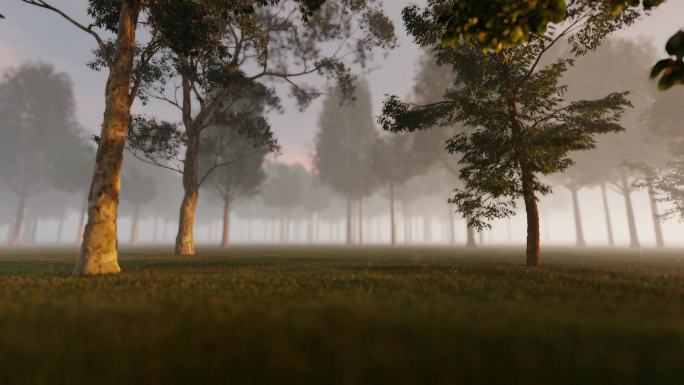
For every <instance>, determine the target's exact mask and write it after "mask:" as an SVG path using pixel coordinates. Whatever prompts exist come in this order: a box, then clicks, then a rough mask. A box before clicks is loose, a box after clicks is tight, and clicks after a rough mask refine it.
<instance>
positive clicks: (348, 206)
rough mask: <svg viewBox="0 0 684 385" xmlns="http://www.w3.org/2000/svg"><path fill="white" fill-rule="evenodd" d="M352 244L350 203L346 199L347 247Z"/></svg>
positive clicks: (349, 200)
mask: <svg viewBox="0 0 684 385" xmlns="http://www.w3.org/2000/svg"><path fill="white" fill-rule="evenodd" d="M351 244H352V202H351V199H349V198H347V245H351Z"/></svg>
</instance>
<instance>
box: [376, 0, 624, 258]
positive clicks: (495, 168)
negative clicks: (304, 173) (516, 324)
mask: <svg viewBox="0 0 684 385" xmlns="http://www.w3.org/2000/svg"><path fill="white" fill-rule="evenodd" d="M443 6H444V2H441V1H435V2H431V3H430V6H428V7H427V8H426V9H423V10H420V9H419V8H418V7H414V8H412V9H410V10H409V11H408V12H404V22H405V23H406V25H407V29H408V30H409V32H410V33H411V34H412V35H413V37H414V39H415V40H416V41H418V42H419V43H421V44H422V45H424V46H425V47H429V48H433V49H434V50H435V53H436V55H437V58H438V63H439V64H444V65H449V66H452V67H453V69H454V70H455V72H456V73H457V74H458V79H457V81H456V82H455V83H454V85H453V86H452V87H451V88H450V89H449V90H448V91H447V93H446V94H445V95H444V97H443V98H442V100H438V101H435V102H433V103H430V104H426V105H422V106H412V105H408V104H406V103H403V102H401V101H400V100H399V99H398V98H397V97H390V98H389V99H388V100H387V101H386V102H385V105H384V109H383V116H382V117H381V123H382V124H383V127H384V128H385V129H388V130H393V131H414V130H423V129H428V128H431V127H434V126H450V125H454V123H455V122H460V123H462V124H464V125H465V126H467V127H468V130H467V131H463V132H461V133H459V134H457V135H456V136H454V137H453V138H451V139H450V140H449V141H448V143H447V149H448V151H450V152H452V153H458V154H460V155H461V156H462V158H461V160H460V163H461V165H462V166H463V168H462V169H461V171H460V174H461V178H462V179H463V180H464V181H465V183H466V185H465V188H462V189H458V190H457V191H456V193H455V195H454V197H453V198H452V202H454V203H455V204H456V205H457V207H458V208H459V210H460V211H461V212H462V213H464V214H465V215H469V216H471V224H472V225H473V226H475V227H477V228H479V229H482V228H488V227H490V225H489V223H488V221H491V220H493V219H495V218H501V217H508V216H510V215H512V214H514V212H515V211H514V209H515V207H516V201H517V199H518V198H522V200H523V201H524V203H525V210H526V214H527V251H526V257H527V264H528V265H529V266H539V265H540V263H541V252H540V233H539V208H538V204H537V195H538V194H545V193H548V192H549V191H550V187H549V186H548V185H545V184H544V183H542V182H541V181H540V179H539V176H540V175H548V174H552V173H555V172H562V171H564V170H565V169H566V168H567V167H568V166H569V165H571V164H572V160H571V159H570V157H569V154H570V152H572V151H577V150H587V149H591V148H594V147H595V139H594V137H595V136H596V135H598V134H602V133H610V132H619V131H622V130H623V128H622V126H620V124H619V123H618V122H619V118H620V117H621V115H622V114H623V112H624V111H625V109H626V108H627V107H628V106H629V102H628V101H627V100H626V99H625V96H626V93H612V94H610V95H608V96H606V97H604V98H603V99H598V100H584V101H570V100H567V98H565V95H564V94H565V91H566V87H565V86H564V85H562V84H561V78H562V75H563V74H564V73H565V72H566V71H567V69H568V67H569V66H570V65H571V64H572V61H573V59H574V57H575V56H577V55H581V54H584V53H586V52H587V51H588V50H590V49H593V48H594V47H596V46H597V45H599V44H600V42H601V41H602V40H603V39H604V38H605V36H607V35H608V34H609V33H610V32H612V31H613V30H615V29H617V28H619V27H620V26H621V25H622V22H625V23H626V22H629V21H630V20H631V19H628V18H627V17H625V18H623V19H621V22H618V21H616V20H615V19H613V18H609V17H602V15H601V14H600V13H595V14H589V15H586V14H584V13H573V14H572V15H571V16H570V18H569V20H566V24H564V25H562V26H559V28H557V29H556V28H554V29H553V30H549V32H547V33H546V34H544V35H542V36H535V37H533V38H532V37H531V38H530V40H529V42H528V43H524V44H521V45H518V46H516V47H515V48H509V49H504V50H502V51H500V52H496V53H491V52H487V51H483V49H482V47H481V46H479V45H477V44H471V43H468V44H462V45H460V46H459V47H458V49H452V48H450V47H445V46H443V45H441V42H440V29H439V28H434V26H435V25H437V23H436V21H435V20H436V19H437V18H439V15H440V12H441V10H442V9H443ZM589 12H591V11H589ZM567 37H570V38H571V39H570V40H571V43H572V44H573V50H572V56H570V57H565V58H561V59H557V60H555V61H553V62H552V63H551V64H549V65H546V66H543V65H540V63H541V61H542V59H544V57H545V54H546V53H547V52H548V51H549V50H550V49H551V47H553V46H554V45H555V44H557V43H558V42H559V41H561V40H563V39H564V38H567Z"/></svg>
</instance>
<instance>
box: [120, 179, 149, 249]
mask: <svg viewBox="0 0 684 385" xmlns="http://www.w3.org/2000/svg"><path fill="white" fill-rule="evenodd" d="M122 184H123V188H122V190H121V198H122V199H123V200H125V201H127V202H128V203H130V205H131V206H132V209H133V210H132V213H131V238H130V243H131V244H132V245H137V244H138V227H139V220H140V210H141V208H142V207H143V206H145V205H147V204H149V203H150V202H152V200H154V198H155V196H156V195H157V185H156V184H155V180H154V178H151V177H150V175H148V174H146V173H145V172H144V171H142V170H141V169H140V168H139V166H138V167H127V168H126V169H124V173H123V176H122Z"/></svg>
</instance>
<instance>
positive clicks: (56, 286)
mask: <svg viewBox="0 0 684 385" xmlns="http://www.w3.org/2000/svg"><path fill="white" fill-rule="evenodd" d="M523 254H524V253H523V251H522V250H517V249H482V250H464V249H456V250H449V249H440V248H416V249H408V248H399V249H389V248H366V249H358V248H356V249H353V248H352V249H343V248H305V247H301V248H298V247H289V248H284V249H283V248H281V249H275V248H239V249H234V250H231V251H229V252H225V251H219V250H204V251H201V253H200V255H198V256H196V257H192V258H188V257H172V256H168V255H169V254H168V250H160V249H152V248H150V249H139V250H128V251H127V250H124V251H123V252H122V263H121V265H122V268H123V269H124V272H123V273H122V274H120V275H116V276H106V277H95V278H70V277H68V273H69V272H70V270H71V268H72V266H73V257H74V254H73V252H67V251H41V250H31V251H22V252H12V251H4V252H3V255H4V256H2V257H0V384H2V385H5V384H11V385H15V384H16V385H20V384H75V385H79V384H210V383H213V384H321V385H327V384H464V385H472V384H507V385H515V384H526V385H535V384H539V385H547V384H572V385H580V384H581V385H592V384H601V385H606V384H620V385H629V384H644V385H646V384H648V385H657V384H677V383H683V382H684V253H681V252H674V251H673V252H668V253H665V252H660V253H656V252H651V251H644V252H643V253H634V252H628V251H624V250H619V251H608V250H583V251H581V252H580V251H572V250H562V249H558V250H547V251H546V254H545V256H544V258H545V259H544V263H545V265H544V266H543V267H542V268H539V269H536V270H535V269H529V268H526V267H524V266H523V262H524V256H523ZM680 255H681V258H680Z"/></svg>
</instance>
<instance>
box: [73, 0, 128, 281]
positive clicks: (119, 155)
mask: <svg viewBox="0 0 684 385" xmlns="http://www.w3.org/2000/svg"><path fill="white" fill-rule="evenodd" d="M139 12H140V3H139V1H138V0H128V1H122V2H121V11H120V13H119V26H118V34H117V39H116V55H115V57H114V62H113V65H112V68H110V72H109V78H108V79H107V87H106V91H105V112H104V120H103V123H102V129H101V132H100V138H99V145H98V150H97V157H96V159H95V170H94V172H93V178H92V183H91V185H90V192H89V194H88V223H87V224H86V226H85V230H84V235H83V243H82V245H81V254H80V256H79V259H78V262H77V263H76V266H75V267H74V271H73V274H74V275H96V274H109V273H118V272H120V271H121V268H120V267H119V262H118V250H117V246H118V242H117V226H116V224H117V223H116V222H117V212H118V209H119V190H120V177H121V163H122V161H123V149H124V144H125V141H126V135H127V132H128V123H129V119H130V112H131V111H130V110H131V104H132V100H133V99H134V98H135V95H132V94H129V92H130V85H131V79H132V70H133V58H134V55H135V49H136V47H135V32H136V31H135V30H136V27H137V21H138V14H139Z"/></svg>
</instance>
